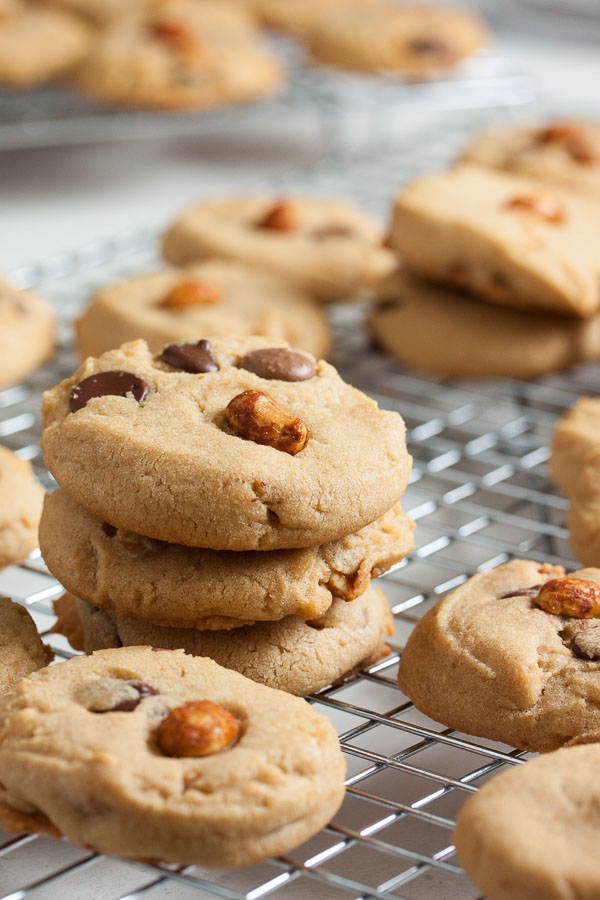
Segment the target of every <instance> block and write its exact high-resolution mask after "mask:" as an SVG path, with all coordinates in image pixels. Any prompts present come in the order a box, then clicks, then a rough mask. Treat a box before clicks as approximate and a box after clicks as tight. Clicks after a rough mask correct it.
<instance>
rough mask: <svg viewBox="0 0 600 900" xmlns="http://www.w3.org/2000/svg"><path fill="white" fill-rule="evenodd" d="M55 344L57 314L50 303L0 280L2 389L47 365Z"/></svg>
mask: <svg viewBox="0 0 600 900" xmlns="http://www.w3.org/2000/svg"><path fill="white" fill-rule="evenodd" d="M54 341H55V319H54V313H53V312H52V310H51V309H50V307H49V306H48V304H47V303H46V301H45V300H43V299H42V298H41V297H40V296H39V295H38V294H36V293H34V292H33V291H23V290H20V289H19V288H16V287H14V286H13V285H12V284H9V282H7V281H5V280H4V279H3V278H0V389H1V388H6V387H9V386H10V385H13V384H18V383H19V382H21V381H23V380H24V379H25V378H27V376H28V375H30V374H31V373H32V372H34V371H35V369H37V368H38V367H39V366H41V365H42V364H43V363H45V362H46V360H47V359H48V357H49V356H50V355H51V354H52V352H53V350H54Z"/></svg>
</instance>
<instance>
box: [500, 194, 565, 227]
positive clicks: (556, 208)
mask: <svg viewBox="0 0 600 900" xmlns="http://www.w3.org/2000/svg"><path fill="white" fill-rule="evenodd" d="M506 205H507V206H508V207H509V209H523V210H526V211H528V212H532V213H535V214H536V215H538V216H540V218H542V219H545V220H546V221H547V222H552V224H553V225H559V224H560V223H561V222H564V221H565V218H566V213H565V207H564V205H563V204H562V203H561V202H560V200H557V199H556V198H555V197H550V196H549V195H548V194H537V195H535V194H522V195H520V196H518V197H513V198H512V199H511V200H509V201H508V202H507V204H506Z"/></svg>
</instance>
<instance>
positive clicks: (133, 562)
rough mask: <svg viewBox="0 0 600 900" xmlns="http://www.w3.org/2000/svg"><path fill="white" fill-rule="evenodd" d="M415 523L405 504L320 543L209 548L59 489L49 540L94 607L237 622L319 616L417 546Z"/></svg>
mask: <svg viewBox="0 0 600 900" xmlns="http://www.w3.org/2000/svg"><path fill="white" fill-rule="evenodd" d="M413 527H414V526H413V524H412V522H411V521H410V519H409V518H408V516H407V515H406V514H405V513H403V512H402V510H401V508H400V504H396V505H395V506H394V507H392V509H391V510H390V511H389V512H387V513H385V514H384V515H383V516H381V518H379V519H377V520H376V521H375V522H373V523H372V524H370V525H366V526H365V527H364V528H362V529H361V530H360V531H358V532H357V533H356V534H351V535H348V536H347V537H345V538H341V539H340V540H338V541H334V542H333V543H331V544H324V545H322V546H320V547H309V548H306V549H301V550H271V551H266V552H263V553H253V552H247V553H232V552H228V551H217V550H199V549H197V548H196V549H194V548H190V547H183V546H181V545H179V544H167V543H163V542H161V541H154V540H151V539H150V538H146V537H142V536H141V535H139V534H133V533H132V532H130V531H121V530H119V529H117V528H114V527H112V526H109V525H107V524H106V522H103V521H102V520H101V519H97V518H96V517H95V516H93V515H92V514H91V513H89V512H87V510H85V509H84V508H83V507H82V506H79V505H78V504H77V503H75V501H74V500H71V498H70V497H69V496H68V494H66V493H65V492H64V491H61V490H59V491H55V492H54V493H53V494H50V495H48V496H47V497H46V502H45V504H44V511H43V515H42V521H41V523H40V547H41V549H42V554H43V557H44V560H45V562H46V565H47V566H48V568H49V569H50V571H51V572H52V574H53V575H54V576H55V577H56V578H57V579H58V580H59V581H60V582H61V583H62V584H64V586H65V587H66V588H67V590H69V591H71V592H72V593H74V594H76V595H77V596H78V597H81V598H82V599H83V600H86V601H87V602H88V603H91V604H93V605H94V606H98V607H101V608H102V609H109V610H113V611H114V612H115V613H116V614H117V615H118V616H133V617H135V618H140V619H144V620H145V621H147V622H152V623H153V624H155V625H171V626H173V627H175V628H200V629H207V628H208V629H227V628H235V627H236V626H238V625H244V624H248V623H249V622H250V623H251V622H254V621H257V620H258V621H262V620H268V621H273V620H276V619H282V618H283V617H284V616H290V615H292V616H298V617H299V618H301V619H316V618H318V617H319V616H322V615H323V614H324V613H325V612H327V610H328V609H329V607H330V606H331V604H332V603H333V601H334V600H335V598H336V597H340V598H342V600H353V599H354V598H355V597H358V596H359V595H360V594H362V593H363V592H364V591H365V590H366V589H367V587H368V585H369V582H370V580H371V578H375V577H377V576H378V575H381V574H382V573H383V572H385V571H387V569H389V568H390V566H392V565H394V564H396V563H398V562H399V561H400V560H401V559H403V558H404V557H405V556H406V554H407V553H408V552H409V550H411V549H412V547H413V543H414V542H413V534H412V532H413ZM140 643H144V641H141V642H140Z"/></svg>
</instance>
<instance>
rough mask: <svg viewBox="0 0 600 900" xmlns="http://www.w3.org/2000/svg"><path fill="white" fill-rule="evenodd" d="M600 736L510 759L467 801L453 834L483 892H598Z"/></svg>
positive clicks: (502, 896) (514, 896) (520, 895)
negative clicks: (517, 762)
mask: <svg viewBox="0 0 600 900" xmlns="http://www.w3.org/2000/svg"><path fill="white" fill-rule="evenodd" d="M599 765H600V744H590V745H588V746H582V747H568V748H565V749H563V750H557V751H556V752H555V753H549V754H547V755H546V756H541V757H539V758H538V759H533V760H531V761H530V762H528V763H526V764H525V765H521V766H514V767H511V768H509V769H508V770H507V771H504V772H502V774H501V775H499V776H498V777H497V778H493V779H492V780H491V781H489V782H488V783H487V784H485V785H484V786H483V788H482V789H481V790H480V791H479V792H478V793H477V794H475V795H473V796H472V797H470V798H469V799H468V800H467V802H466V803H465V805H464V807H463V809H462V810H461V813H460V815H459V817H458V819H457V822H456V830H455V832H454V840H455V844H456V849H457V852H458V855H459V857H460V861H461V863H462V865H463V866H464V867H465V869H466V872H467V874H468V875H469V876H470V877H471V878H472V879H473V881H475V883H476V884H477V886H478V887H479V888H480V889H481V890H482V891H483V892H484V893H485V895H486V897H489V900H531V898H532V897H540V898H542V897H543V900H572V898H575V897H577V898H581V900H593V898H595V897H598V896H600V868H599V867H598V809H599V808H600V789H599V787H598V766H599Z"/></svg>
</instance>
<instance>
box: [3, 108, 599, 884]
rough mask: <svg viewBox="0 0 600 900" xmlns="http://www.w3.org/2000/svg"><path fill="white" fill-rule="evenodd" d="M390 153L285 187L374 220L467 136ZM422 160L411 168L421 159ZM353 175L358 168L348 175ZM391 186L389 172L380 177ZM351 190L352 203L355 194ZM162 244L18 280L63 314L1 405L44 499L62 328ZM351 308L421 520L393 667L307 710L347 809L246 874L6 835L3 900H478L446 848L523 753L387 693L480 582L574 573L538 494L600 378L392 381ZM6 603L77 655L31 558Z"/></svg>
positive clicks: (400, 604)
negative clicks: (549, 463) (433, 618)
mask: <svg viewBox="0 0 600 900" xmlns="http://www.w3.org/2000/svg"><path fill="white" fill-rule="evenodd" d="M440 129H441V132H442V133H443V134H444V141H443V142H441V141H439V140H436V139H435V134H430V135H428V136H423V138H422V140H421V142H420V143H419V146H418V148H417V149H418V151H419V152H417V153H415V152H414V150H415V146H414V142H413V143H412V147H413V152H412V155H411V153H410V152H409V150H410V148H409V147H408V146H406V147H404V148H403V147H402V146H399V147H398V148H397V151H396V153H395V156H394V160H395V167H392V165H391V163H392V159H388V160H386V159H380V158H376V159H371V160H370V161H369V162H364V164H363V166H362V168H361V167H360V166H358V164H357V163H356V164H355V168H354V169H353V170H352V172H350V171H346V170H344V169H343V168H339V166H336V167H333V166H332V165H331V164H330V163H329V162H328V161H326V160H325V161H324V162H322V163H321V164H320V165H318V166H316V167H315V168H314V169H313V170H311V171H310V172H303V173H290V174H288V175H287V176H284V177H283V178H282V179H280V180H279V181H278V183H277V185H276V187H278V188H280V189H285V188H291V187H295V188H296V189H315V188H318V189H320V190H329V191H338V192H341V193H345V194H346V195H348V196H349V197H350V198H352V199H359V200H361V199H363V200H369V201H370V205H371V207H372V208H373V209H376V210H378V211H380V212H381V211H382V210H383V208H384V206H385V203H386V200H387V197H389V195H390V193H391V190H392V188H393V187H395V186H396V185H397V183H398V182H399V181H400V180H402V178H404V177H406V176H407V175H409V174H411V173H412V172H414V171H416V170H417V169H418V168H426V167H428V166H432V165H439V164H440V163H441V162H443V161H445V159H447V158H448V157H449V156H451V155H452V154H453V153H454V152H455V150H456V149H457V147H458V145H459V142H460V140H462V139H464V132H463V131H462V130H461V127H460V126H458V125H457V123H456V122H454V131H452V129H451V128H449V127H447V123H438V132H436V133H438V134H439V130H440ZM415 157H417V158H418V162H415ZM357 166H358V168H357ZM383 173H387V175H386V176H384V174H383ZM357 185H360V189H357ZM155 261H156V260H155V256H154V240H153V239H152V237H151V236H148V235H141V234H135V235H129V236H126V235H125V236H123V237H122V238H120V239H118V240H115V241H112V242H101V243H98V244H93V245H90V246H88V247H87V248H83V249H82V250H80V251H79V252H78V253H75V254H66V255H63V256H60V257H56V258H54V259H51V260H49V261H47V262H46V263H44V264H42V265H39V266H34V267H30V268H27V269H22V270H20V271H19V272H18V273H15V274H16V276H17V277H18V278H19V279H20V280H21V282H22V283H23V284H32V285H35V286H36V287H38V288H39V289H40V290H43V291H44V292H45V293H46V294H47V295H48V296H50V297H51V299H52V300H53V301H54V303H55V304H56V306H57V308H58V309H59V310H60V311H61V313H62V317H63V348H62V349H61V351H60V353H59V354H58V355H57V357H56V359H55V361H54V362H53V363H52V365H51V366H49V367H47V368H46V369H45V370H43V371H41V372H39V373H37V374H36V375H35V376H34V377H33V378H32V379H31V380H30V381H29V382H28V383H27V384H25V385H24V386H21V387H17V388H13V389H11V390H8V391H4V392H2V393H0V438H1V440H2V442H3V443H4V444H6V445H7V446H9V447H11V448H12V449H14V450H16V451H17V452H18V453H19V454H20V455H21V456H23V457H25V458H28V459H31V460H32V462H33V464H34V466H35V467H36V471H37V473H38V475H39V476H40V478H41V480H42V481H43V482H44V483H45V484H47V485H48V486H50V483H51V480H50V478H49V476H48V473H47V472H46V471H45V470H44V468H43V464H42V461H41V458H40V454H39V447H38V441H39V419H38V408H39V399H40V391H41V390H42V389H43V388H44V387H45V386H47V385H50V384H53V383H55V382H56V381H57V380H58V379H60V378H61V377H63V376H64V375H66V374H70V373H71V372H72V371H73V369H74V367H75V365H76V361H75V359H74V357H73V355H72V352H71V351H70V350H69V349H67V341H68V338H69V329H68V327H67V324H66V323H67V322H68V321H69V319H70V317H71V316H72V315H73V313H74V312H75V311H76V309H77V308H79V307H80V305H81V303H82V302H83V301H84V299H85V298H86V297H87V295H88V294H89V292H90V291H91V290H92V289H93V288H95V287H96V286H97V285H99V284H101V283H104V282H106V281H107V280H109V279H113V278H116V277H119V276H121V275H123V274H125V273H127V272H132V271H136V270H140V269H145V268H148V267H149V266H151V265H152V264H154V263H155ZM362 314H363V310H362V309H361V308H360V307H359V306H355V307H339V308H335V309H334V310H333V313H332V315H333V319H334V326H335V331H336V337H337V341H336V346H337V351H336V357H335V360H334V361H335V362H336V364H337V365H338V367H339V368H340V371H341V373H342V375H343V376H344V377H345V378H346V379H347V380H349V381H351V382H352V383H354V384H356V385H357V386H359V387H361V388H362V389H364V390H366V391H367V392H369V393H370V394H372V396H374V397H375V398H376V399H377V400H378V401H379V403H380V404H381V405H382V406H384V407H386V408H389V409H396V410H398V411H399V412H400V413H401V414H402V415H403V416H404V418H405V420H406V423H407V427H408V442H409V448H410V451H411V453H412V454H413V456H414V468H413V473H412V478H411V482H410V486H409V488H408V490H407V492H406V495H405V498H404V500H403V506H404V509H405V510H406V511H407V512H408V513H409V514H410V515H411V516H412V518H413V519H415V521H416V522H417V530H416V541H417V546H416V549H415V551H414V552H413V553H411V554H410V556H409V557H408V558H407V559H406V560H405V561H403V563H401V564H400V565H399V566H398V567H397V568H396V569H395V570H394V571H393V572H391V573H389V574H388V575H387V576H386V577H384V578H383V579H381V582H380V583H381V584H382V586H383V588H384V590H385V592H386V594H387V596H388V599H389V601H390V604H391V607H392V610H393V613H394V617H395V624H396V632H395V636H394V638H393V640H392V652H391V654H390V656H388V657H387V658H385V659H383V660H381V661H380V662H378V663H377V664H376V665H374V666H372V667H371V668H370V669H369V670H368V671H366V672H363V673H361V674H359V675H358V676H357V677H356V678H354V680H352V681H350V682H348V683H344V684H340V685H337V686H333V687H329V688H327V689H325V690H323V691H321V692H320V693H319V694H318V695H317V696H315V697H314V698H311V701H312V702H314V704H315V708H316V709H318V710H319V711H321V712H323V713H325V714H327V715H328V716H330V718H331V720H332V721H333V723H334V725H335V726H336V728H337V730H338V732H339V735H340V741H341V744H342V747H343V750H344V753H345V756H346V760H347V763H348V792H347V798H346V801H345V803H344V805H343V807H342V809H341V811H340V812H339V814H338V815H337V816H336V817H335V819H334V820H333V822H332V823H331V825H330V826H329V827H327V828H326V829H324V830H323V831H322V832H321V833H320V834H319V835H317V836H316V837H314V838H313V839H312V840H310V841H309V842H308V843H306V844H305V845H303V846H302V847H300V848H298V849H297V850H295V851H293V852H291V853H289V854H288V855H287V857H286V858H285V859H278V860H271V861H269V862H266V863H264V864H261V865H257V866H251V867H247V868H243V869H240V870H234V871H231V870H228V871H225V872H222V871H221V872H214V871H208V870H201V869H199V868H197V867H193V866H190V867H186V868H177V867H174V866H148V865H142V864H134V863H124V862H121V861H118V860H114V859H107V858H105V857H102V856H99V855H97V854H94V853H90V852H88V851H82V850H77V849H75V848H73V847H72V846H71V845H70V844H68V843H67V842H65V841H59V842H56V841H52V840H51V839H49V838H44V837H36V836H26V837H15V836H14V835H9V834H4V833H2V832H0V900H7V898H10V900H21V898H30V897H31V898H35V900H50V898H57V897H60V898H61V900H70V898H81V897H85V898H93V900H137V898H140V900H145V898H149V900H150V898H154V897H160V898H176V900H199V898H206V900H208V898H211V897H221V898H225V900H259V898H263V897H272V898H277V900H304V898H313V900H314V898H318V900H345V898H347V900H368V898H379V900H402V898H404V900H441V898H445V900H474V898H477V897H478V892H477V889H476V888H475V887H474V885H473V884H472V883H471V882H469V880H468V879H467V878H466V877H465V876H464V875H463V873H462V872H461V870H460V867H459V864H458V862H457V859H456V857H455V855H454V848H453V846H452V831H451V829H452V825H453V821H454V819H455V816H456V814H457V811H458V810H459V808H460V806H461V804H462V803H463V802H464V800H465V799H466V798H467V797H468V796H469V795H470V794H471V793H472V792H473V791H475V790H476V789H477V787H478V786H479V785H481V784H482V783H483V782H485V780H486V779H487V778H488V777H490V776H492V775H494V774H495V773H496V772H497V771H498V770H500V769H502V768H504V767H506V766H510V765H515V764H518V763H519V761H520V760H521V759H522V758H523V756H524V754H521V753H518V752H517V751H515V750H513V749H511V748H510V747H506V746H503V745H501V744H498V743H493V742H491V741H486V740H479V739H474V738H472V737H469V736H468V735H462V734H459V733H457V732H455V731H451V730H449V729H446V728H444V727H443V726H441V725H439V724H437V723H435V722H433V721H431V720H429V719H427V718H425V717H424V716H422V715H421V714H420V713H418V712H417V711H416V710H415V709H414V707H413V706H412V705H411V703H410V702H408V701H407V698H406V697H405V696H403V695H402V694H401V692H400V691H399V689H398V687H397V684H396V670H397V662H398V658H399V654H400V652H401V648H402V646H403V644H404V642H405V640H406V637H407V635H408V634H409V632H410V630H411V628H412V626H413V624H414V622H415V621H416V620H417V619H418V618H419V617H420V616H421V615H423V613H424V612H425V611H426V610H427V609H429V608H430V607H431V605H432V604H433V603H434V602H435V601H436V599H437V598H438V597H439V596H440V595H441V594H443V593H444V592H446V591H448V590H449V589H451V588H453V587H455V586H457V585H458V584H460V583H462V582H463V581H465V580H466V579H467V578H468V577H470V576H471V575H472V574H474V573H475V572H481V571H484V570H487V569H489V568H491V567H493V566H496V565H498V564H500V563H502V562H505V561H506V560H508V559H510V558H511V557H512V556H525V557H528V558H532V559H535V560H540V561H542V560H543V561H546V560H548V561H552V562H559V563H563V564H565V565H566V566H570V565H573V562H572V560H571V559H570V554H569V550H568V547H567V543H566V532H565V529H564V517H565V509H566V501H565V500H564V499H563V498H562V497H560V496H558V495H557V494H556V492H555V491H554V490H553V488H552V486H551V485H550V484H549V482H548V477H547V472H546V469H545V461H546V458H547V455H548V449H547V448H548V441H549V437H550V434H551V431H552V428H553V426H554V423H555V421H556V417H557V415H558V414H560V413H561V412H562V411H563V410H564V409H565V408H567V407H569V406H570V405H572V404H573V403H574V402H575V400H576V399H577V397H578V396H580V395H581V394H595V393H597V391H598V389H599V388H600V367H598V366H596V365H589V366H586V367H580V368H579V369H576V370H574V371H572V372H571V373H569V374H568V375H556V376H551V377H547V378H544V379H542V380H540V381H537V382H535V383H527V384H526V383H523V382H518V381H513V380H497V381H482V382H476V383H473V382H471V383H464V382H454V383H447V382H444V381H443V380H441V379H432V378H424V377H421V376H419V375H416V374H414V373H412V372H408V371H406V370H403V369H401V368H400V367H399V366H397V365H396V364H394V363H393V362H391V361H390V360H389V359H387V358H386V357H384V356H383V355H381V354H379V353H377V352H376V351H374V350H373V349H371V348H370V347H369V344H368V340H367V338H366V336H365V335H364V332H363V330H362V329H361V327H360V324H359V320H360V318H361V316H362ZM0 591H1V592H2V593H9V594H10V595H12V596H13V597H14V598H15V599H17V600H19V601H21V602H22V603H24V604H26V605H27V607H28V608H29V610H30V611H31V612H32V614H33V616H34V618H35V619H36V622H37V624H38V627H39V629H40V631H41V632H42V634H44V636H45V637H46V639H47V640H48V641H49V642H50V643H51V645H52V647H53V648H54V650H55V652H56V654H57V658H59V659H60V658H66V657H68V656H70V655H72V653H71V651H70V650H69V648H68V645H67V644H66V642H65V641H64V639H63V638H62V637H60V636H57V635H53V634H51V633H49V628H50V627H51V625H52V623H53V621H54V619H53V615H52V608H51V601H52V599H53V598H54V597H56V596H58V595H59V594H60V593H61V588H60V586H59V585H58V584H57V583H56V581H55V580H54V579H53V578H51V577H50V576H49V575H48V573H47V571H46V570H45V568H44V566H43V563H42V561H41V560H40V558H39V556H37V557H36V555H35V554H34V555H33V556H32V557H31V559H30V560H29V561H28V562H27V563H26V564H25V565H24V566H22V567H19V568H13V569H9V570H6V571H5V572H3V573H0Z"/></svg>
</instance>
